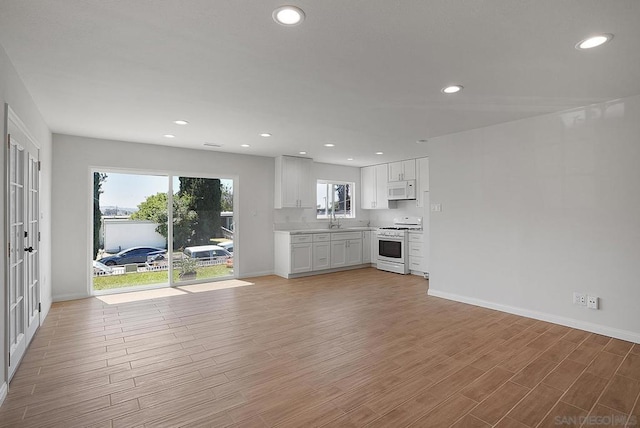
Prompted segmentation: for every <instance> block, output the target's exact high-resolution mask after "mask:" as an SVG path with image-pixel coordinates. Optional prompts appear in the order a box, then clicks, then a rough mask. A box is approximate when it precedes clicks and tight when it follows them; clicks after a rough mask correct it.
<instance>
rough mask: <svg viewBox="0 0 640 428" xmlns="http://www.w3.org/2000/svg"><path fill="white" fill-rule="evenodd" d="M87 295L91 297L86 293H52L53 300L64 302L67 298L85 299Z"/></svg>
mask: <svg viewBox="0 0 640 428" xmlns="http://www.w3.org/2000/svg"><path fill="white" fill-rule="evenodd" d="M87 297H91V296H89V295H88V294H87V293H69V294H54V295H53V301H54V302H64V301H67V300H78V299H86V298H87Z"/></svg>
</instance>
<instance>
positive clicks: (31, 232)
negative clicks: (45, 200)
mask: <svg viewBox="0 0 640 428" xmlns="http://www.w3.org/2000/svg"><path fill="white" fill-rule="evenodd" d="M18 123H20V121H19V119H17V118H16V117H14V116H13V115H12V114H11V113H10V114H9V120H8V125H9V129H8V131H9V132H8V137H7V140H8V141H7V146H8V150H7V170H8V204H7V211H8V213H7V214H8V215H7V218H8V220H9V221H8V226H9V231H8V232H9V233H8V238H9V245H8V257H7V259H8V276H9V299H8V302H7V303H8V308H7V309H8V311H7V313H8V317H9V322H8V327H9V335H8V339H9V379H11V378H12V377H13V375H14V373H15V371H16V368H17V367H18V364H19V363H20V360H21V359H22V357H23V355H24V352H25V351H26V349H27V346H28V345H29V343H30V342H31V339H32V338H33V336H34V334H35V332H36V330H37V329H38V326H39V325H40V255H39V252H40V251H39V250H40V242H39V241H40V234H39V218H40V216H39V212H40V207H39V205H40V204H39V201H40V192H39V191H40V173H39V172H40V167H39V166H40V162H39V151H38V148H37V147H36V146H35V144H34V143H33V142H32V141H31V140H30V139H29V137H28V136H27V134H26V132H24V131H23V130H22V127H21V126H20V125H18Z"/></svg>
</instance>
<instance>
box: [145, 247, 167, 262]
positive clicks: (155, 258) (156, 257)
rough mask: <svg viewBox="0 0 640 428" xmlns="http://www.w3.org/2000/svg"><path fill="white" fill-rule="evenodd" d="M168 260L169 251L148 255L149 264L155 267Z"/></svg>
mask: <svg viewBox="0 0 640 428" xmlns="http://www.w3.org/2000/svg"><path fill="white" fill-rule="evenodd" d="M165 260H167V250H160V251H154V252H151V253H149V254H147V262H146V263H147V264H148V265H154V264H158V263H160V262H163V261H165Z"/></svg>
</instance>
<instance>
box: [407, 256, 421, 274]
mask: <svg viewBox="0 0 640 428" xmlns="http://www.w3.org/2000/svg"><path fill="white" fill-rule="evenodd" d="M409 269H411V270H417V271H422V258H421V257H410V258H409Z"/></svg>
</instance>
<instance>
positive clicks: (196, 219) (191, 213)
mask: <svg viewBox="0 0 640 428" xmlns="http://www.w3.org/2000/svg"><path fill="white" fill-rule="evenodd" d="M222 194H223V190H222V186H221V184H220V180H219V179H217V178H189V177H180V190H179V191H178V192H177V193H176V194H175V195H173V248H183V247H188V246H190V245H205V244H209V243H210V239H211V238H215V237H218V236H220V226H221V223H222V222H221V219H220V212H221V210H222ZM167 201H168V197H167V194H166V193H157V194H155V195H151V196H148V197H147V199H146V200H145V201H143V202H141V203H140V204H139V205H138V211H137V212H135V213H134V214H133V215H132V216H131V218H132V219H134V220H150V221H153V222H155V223H157V224H158V226H157V227H156V232H158V233H159V234H161V235H162V236H164V237H165V239H167V238H168V234H169V231H168V226H167V225H168V219H169V216H168V213H167V205H168V202H167Z"/></svg>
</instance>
